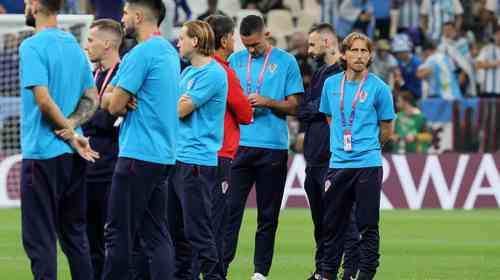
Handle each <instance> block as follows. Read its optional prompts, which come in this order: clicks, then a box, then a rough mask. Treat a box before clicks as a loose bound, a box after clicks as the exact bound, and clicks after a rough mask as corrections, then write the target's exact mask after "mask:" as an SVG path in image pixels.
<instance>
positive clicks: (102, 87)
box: [94, 61, 120, 97]
mask: <svg viewBox="0 0 500 280" xmlns="http://www.w3.org/2000/svg"><path fill="white" fill-rule="evenodd" d="M118 63H120V61H117V62H115V64H113V65H112V66H111V67H110V68H109V69H108V73H107V74H106V77H104V81H103V82H102V85H101V88H100V89H99V93H98V94H99V97H102V94H103V93H104V91H105V90H106V86H107V85H108V83H109V79H110V78H111V75H113V72H114V71H115V68H116V66H117V65H118ZM101 70H102V67H99V68H97V70H96V71H95V75H94V82H95V83H97V77H99V74H101Z"/></svg>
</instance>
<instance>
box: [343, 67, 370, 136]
mask: <svg viewBox="0 0 500 280" xmlns="http://www.w3.org/2000/svg"><path fill="white" fill-rule="evenodd" d="M345 76H346V74H344V77H343V78H342V82H341V84H340V115H341V116H342V127H346V125H345V114H344V83H345ZM367 77H368V74H366V75H365V76H364V77H363V79H362V80H361V82H360V83H359V86H358V90H357V91H356V94H355V95H354V99H353V100H352V105H351V116H350V117H349V127H351V128H352V123H353V122H354V116H355V114H356V105H357V103H358V97H359V95H360V94H361V89H362V88H363V85H364V83H365V81H366V78H367Z"/></svg>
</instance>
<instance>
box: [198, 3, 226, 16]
mask: <svg viewBox="0 0 500 280" xmlns="http://www.w3.org/2000/svg"><path fill="white" fill-rule="evenodd" d="M218 2H219V1H218V0H207V5H208V9H207V10H206V11H205V12H204V13H203V14H201V15H199V16H198V19H199V20H205V19H206V18H207V17H209V16H211V15H221V16H225V15H226V14H225V13H224V12H223V11H221V10H219V9H217V5H218V4H219V3H218Z"/></svg>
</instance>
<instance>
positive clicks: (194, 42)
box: [193, 37, 198, 48]
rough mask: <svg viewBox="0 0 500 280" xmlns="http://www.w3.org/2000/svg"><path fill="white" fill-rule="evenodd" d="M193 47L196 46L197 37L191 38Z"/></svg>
mask: <svg viewBox="0 0 500 280" xmlns="http://www.w3.org/2000/svg"><path fill="white" fill-rule="evenodd" d="M193 48H198V38H197V37H194V38H193Z"/></svg>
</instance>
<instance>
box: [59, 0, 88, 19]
mask: <svg viewBox="0 0 500 280" xmlns="http://www.w3.org/2000/svg"><path fill="white" fill-rule="evenodd" d="M80 2H81V1H80V0H66V1H64V4H63V6H62V8H61V12H62V13H64V14H73V15H74V14H81V13H82V12H83V10H82V9H81V8H82V7H81V4H82V3H80ZM84 6H85V3H84Z"/></svg>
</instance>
